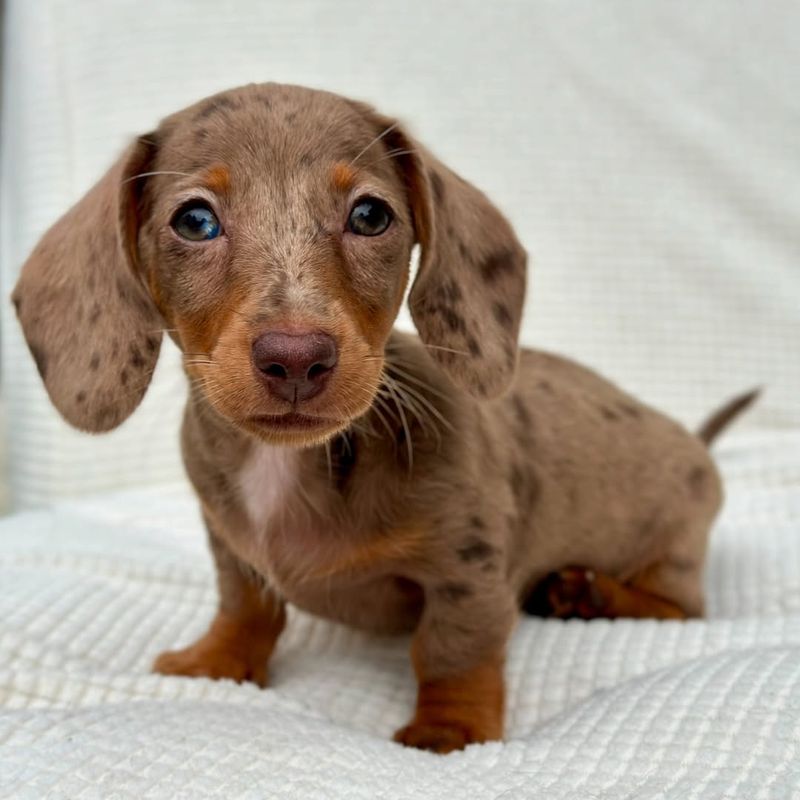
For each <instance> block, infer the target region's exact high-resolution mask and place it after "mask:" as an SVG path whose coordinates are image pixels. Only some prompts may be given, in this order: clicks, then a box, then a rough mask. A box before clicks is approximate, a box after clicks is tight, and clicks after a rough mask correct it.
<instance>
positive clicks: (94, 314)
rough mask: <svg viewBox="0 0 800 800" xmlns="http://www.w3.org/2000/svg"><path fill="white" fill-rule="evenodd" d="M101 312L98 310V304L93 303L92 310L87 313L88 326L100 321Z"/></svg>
mask: <svg viewBox="0 0 800 800" xmlns="http://www.w3.org/2000/svg"><path fill="white" fill-rule="evenodd" d="M102 313H103V310H102V309H101V308H100V303H95V304H94V305H93V306H92V310H91V311H90V312H89V324H90V325H94V324H95V323H96V322H97V320H99V319H100V315H101V314H102Z"/></svg>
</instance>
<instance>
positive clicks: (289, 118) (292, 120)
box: [286, 111, 297, 125]
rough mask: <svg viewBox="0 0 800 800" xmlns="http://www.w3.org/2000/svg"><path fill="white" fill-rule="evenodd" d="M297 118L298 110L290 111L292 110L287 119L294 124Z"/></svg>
mask: <svg viewBox="0 0 800 800" xmlns="http://www.w3.org/2000/svg"><path fill="white" fill-rule="evenodd" d="M296 119H297V112H296V111H290V112H289V113H288V114H287V115H286V121H287V122H288V123H289V124H290V125H291V124H292V123H293V122H294V121H295V120H296Z"/></svg>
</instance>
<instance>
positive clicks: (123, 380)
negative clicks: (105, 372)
mask: <svg viewBox="0 0 800 800" xmlns="http://www.w3.org/2000/svg"><path fill="white" fill-rule="evenodd" d="M119 382H120V383H121V384H122V385H123V386H125V385H126V384H127V383H128V370H126V369H124V370H122V372H120V374H119Z"/></svg>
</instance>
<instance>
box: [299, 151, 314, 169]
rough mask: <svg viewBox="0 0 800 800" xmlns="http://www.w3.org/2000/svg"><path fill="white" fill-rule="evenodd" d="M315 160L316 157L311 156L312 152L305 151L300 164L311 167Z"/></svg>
mask: <svg viewBox="0 0 800 800" xmlns="http://www.w3.org/2000/svg"><path fill="white" fill-rule="evenodd" d="M313 160H314V159H313V158H312V157H311V154H310V153H303V155H301V156H300V166H301V167H310V166H311V164H312V162H313Z"/></svg>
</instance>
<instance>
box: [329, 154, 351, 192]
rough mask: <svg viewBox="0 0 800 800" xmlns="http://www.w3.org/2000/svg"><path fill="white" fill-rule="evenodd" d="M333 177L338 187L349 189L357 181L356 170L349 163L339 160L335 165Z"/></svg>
mask: <svg viewBox="0 0 800 800" xmlns="http://www.w3.org/2000/svg"><path fill="white" fill-rule="evenodd" d="M331 177H332V179H333V185H334V187H335V188H336V189H340V190H342V191H347V190H348V189H351V188H352V187H353V184H354V183H355V182H356V171H355V170H354V169H353V168H352V167H351V166H350V165H349V164H345V163H344V162H343V161H339V162H338V163H336V164H334V165H333V169H332V170H331Z"/></svg>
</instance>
